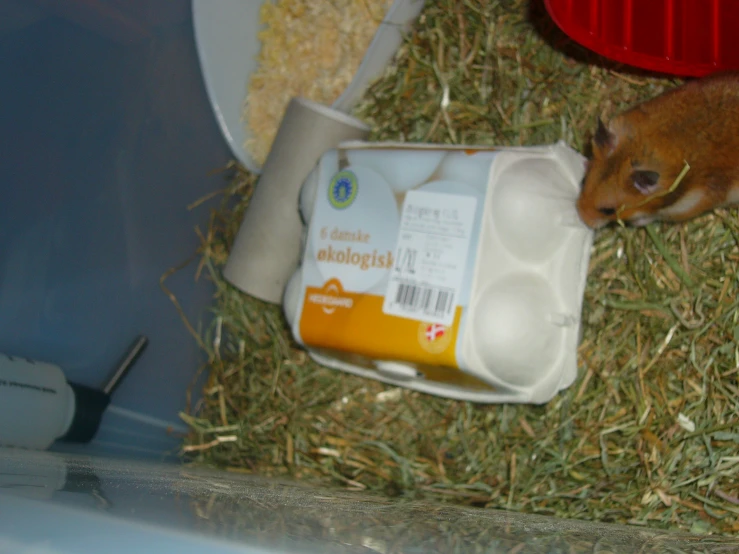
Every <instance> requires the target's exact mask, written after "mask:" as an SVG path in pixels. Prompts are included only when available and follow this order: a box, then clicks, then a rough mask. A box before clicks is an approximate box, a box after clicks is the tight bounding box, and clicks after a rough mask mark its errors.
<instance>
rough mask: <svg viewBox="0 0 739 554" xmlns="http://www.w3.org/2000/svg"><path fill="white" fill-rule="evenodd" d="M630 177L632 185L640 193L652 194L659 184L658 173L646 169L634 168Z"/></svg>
mask: <svg viewBox="0 0 739 554" xmlns="http://www.w3.org/2000/svg"><path fill="white" fill-rule="evenodd" d="M631 179H632V180H633V181H634V187H636V190H638V191H639V192H641V193H642V194H652V193H654V192H656V191H657V189H658V188H659V186H658V185H657V183H658V182H659V173H657V172H656V171H649V170H646V169H636V170H634V171H632V172H631Z"/></svg>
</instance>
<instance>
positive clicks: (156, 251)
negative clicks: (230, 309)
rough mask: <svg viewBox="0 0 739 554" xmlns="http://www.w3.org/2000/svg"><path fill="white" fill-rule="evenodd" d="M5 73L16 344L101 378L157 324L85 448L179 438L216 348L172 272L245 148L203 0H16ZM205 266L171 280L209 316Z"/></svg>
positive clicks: (162, 445) (5, 320)
mask: <svg viewBox="0 0 739 554" xmlns="http://www.w3.org/2000/svg"><path fill="white" fill-rule="evenodd" d="M0 72H1V74H2V76H3V79H2V82H3V85H2V87H0V142H1V144H2V146H1V147H0V152H2V154H1V156H2V163H0V185H1V190H2V192H1V193H0V195H1V196H0V206H2V211H1V212H0V213H2V217H0V352H3V353H6V354H10V355H17V356H25V357H28V358H31V359H38V360H43V361H48V362H51V363H55V364H58V365H59V366H60V367H61V368H62V369H63V370H64V372H65V374H66V376H67V378H68V379H69V380H72V381H76V382H79V383H82V384H85V385H88V386H94V387H97V386H100V385H102V382H103V380H104V379H105V378H106V376H107V375H108V374H109V373H110V371H111V370H112V369H113V367H114V365H115V364H116V363H117V362H118V361H119V359H120V358H121V357H122V356H123V354H124V353H125V351H126V349H127V348H129V346H130V344H131V343H132V342H133V340H134V339H135V338H136V336H137V335H138V334H140V333H143V334H145V335H146V336H147V337H148V338H149V345H148V348H147V349H146V351H145V353H144V355H143V356H142V357H141V358H140V359H139V361H138V362H137V363H136V365H135V366H134V367H133V368H132V369H131V371H130V373H129V374H128V375H127V377H126V378H125V380H124V381H123V382H122V383H121V385H120V387H119V388H118V389H117V390H116V391H115V393H114V395H113V398H112V402H111V405H110V407H109V408H108V410H107V412H106V415H105V417H104V419H103V422H102V425H101V428H100V432H99V434H98V436H97V437H96V440H95V442H94V443H93V445H92V446H91V447H90V448H88V447H85V449H86V450H87V451H90V452H98V451H100V452H103V451H105V452H114V453H127V454H132V455H134V456H137V457H141V456H149V455H153V456H159V455H161V454H162V453H163V452H171V451H173V450H176V448H177V446H178V444H179V440H180V439H178V438H177V437H176V436H173V435H172V434H171V433H169V431H175V432H177V431H184V430H185V429H184V427H183V425H182V422H181V421H180V420H179V419H178V412H179V411H180V410H182V409H183V408H185V403H186V390H187V388H188V386H189V385H190V384H191V382H192V379H193V376H194V375H195V374H196V371H197V369H198V366H199V364H201V363H202V362H203V359H202V355H201V352H199V349H198V347H197V345H196V343H195V341H194V340H193V338H192V337H191V336H190V335H189V334H188V331H187V329H186V327H185V325H184V323H183V321H182V319H181V317H180V315H179V314H178V312H177V310H176V309H175V306H174V304H173V303H172V301H171V300H170V299H169V298H168V297H167V295H166V294H165V292H164V291H163V290H162V288H161V286H160V278H161V277H162V276H163V275H164V274H165V272H167V270H169V269H170V268H172V267H175V266H177V265H179V264H182V263H183V262H185V261H187V260H188V258H190V257H192V256H193V255H194V253H195V250H196V248H197V245H198V242H197V236H196V233H195V226H196V225H199V226H200V228H201V229H203V230H204V229H205V228H206V227H207V220H208V215H209V210H210V208H211V207H212V206H214V203H216V202H218V200H217V199H214V200H211V201H209V202H205V203H204V204H202V205H200V206H198V207H197V208H194V209H191V210H190V209H188V205H190V204H191V203H193V202H195V201H196V200H198V199H200V198H201V197H203V196H204V195H206V194H207V193H210V192H212V191H214V190H217V189H218V188H220V187H221V186H222V184H223V179H224V176H223V174H222V173H218V170H219V169H222V168H223V167H224V166H225V164H226V163H227V162H228V160H229V159H230V153H229V151H228V148H227V146H226V143H225V141H224V140H223V137H222V136H221V134H220V131H219V129H218V126H217V124H216V121H215V118H214V116H213V112H212V110H211V107H210V104H209V103H208V99H207V95H206V92H205V88H204V85H203V79H202V76H201V73H200V66H199V64H198V59H197V51H196V48H195V43H194V39H193V32H192V21H191V7H190V2H189V1H188V0H168V1H167V2H149V1H148V0H105V1H103V0H100V1H81V0H67V1H64V2H59V1H52V0H33V1H28V2H26V1H25V0H0ZM195 263H196V262H193V263H192V264H191V265H190V266H188V267H186V268H185V269H183V270H182V271H179V272H178V273H175V274H174V275H172V276H171V277H170V278H168V279H167V280H166V282H165V285H166V287H167V288H169V289H170V290H171V291H172V293H173V294H174V295H175V297H176V298H177V300H178V301H179V302H180V304H181V305H182V308H183V309H184V312H185V314H186V316H187V317H188V318H189V319H190V321H191V322H192V323H193V324H194V325H197V324H198V323H201V324H205V323H207V319H204V318H207V308H208V305H209V302H210V298H211V293H212V290H211V287H210V284H209V283H208V282H206V281H205V280H203V279H201V280H200V281H198V282H196V281H195V279H194V274H195ZM197 390H198V388H197V387H196V388H195V389H194V391H195V392H197ZM168 429H169V431H168Z"/></svg>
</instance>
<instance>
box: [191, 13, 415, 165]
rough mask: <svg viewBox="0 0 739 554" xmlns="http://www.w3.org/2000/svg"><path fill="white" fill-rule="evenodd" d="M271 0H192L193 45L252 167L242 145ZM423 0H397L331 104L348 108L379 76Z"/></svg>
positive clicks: (234, 142)
mask: <svg viewBox="0 0 739 554" xmlns="http://www.w3.org/2000/svg"><path fill="white" fill-rule="evenodd" d="M265 1H270V0H217V1H215V2H214V1H213V0H193V2H192V14H193V27H194V30H195V45H196V48H197V51H198V58H199V60H200V68H201V72H202V74H203V80H204V81H205V88H206V90H207V93H208V99H209V100H210V104H211V106H212V108H213V113H214V114H215V117H216V120H217V121H218V125H219V126H220V128H221V132H222V133H223V137H224V139H225V140H226V142H227V143H228V145H229V147H230V148H231V151H232V152H233V154H234V156H235V157H236V158H237V159H238V160H239V161H240V162H241V163H242V164H243V165H244V166H245V167H246V168H247V169H248V170H250V171H252V172H254V173H259V172H260V171H261V165H260V164H257V163H256V162H255V161H254V160H253V159H252V157H251V156H250V155H249V154H248V153H247V151H246V150H245V149H244V143H245V141H246V139H247V137H248V135H247V130H246V128H245V125H244V122H243V120H242V112H243V104H244V99H245V97H246V90H247V86H248V83H249V77H250V75H251V74H252V73H253V72H254V71H255V70H256V69H257V55H258V53H259V48H260V42H259V39H258V38H257V33H258V32H259V30H260V24H259V10H260V8H261V6H262V4H264V2H265ZM423 6H424V0H395V2H394V3H393V4H392V6H391V7H390V9H389V10H388V12H387V15H386V16H385V20H384V23H383V24H381V25H380V27H379V29H378V31H377V33H375V36H374V38H373V39H372V42H371V43H370V46H369V48H368V49H367V53H366V54H365V56H364V58H363V60H362V63H361V64H360V66H359V69H358V70H357V73H356V75H355V76H354V79H353V80H352V82H351V83H350V84H349V86H348V87H347V88H346V90H345V91H344V92H343V93H342V94H341V96H339V98H337V99H336V101H335V102H334V103H333V104H332V105H331V107H332V108H334V109H335V110H338V111H340V112H344V113H349V112H350V111H351V109H352V108H353V107H354V105H355V104H356V102H357V100H358V99H359V98H360V97H361V96H362V94H364V92H365V90H366V89H367V86H368V85H369V84H370V82H371V81H373V80H374V79H375V78H377V77H379V76H380V75H381V74H382V72H383V71H384V70H385V68H386V67H387V65H388V64H389V63H390V61H391V60H392V58H393V56H395V53H396V52H397V50H398V48H400V45H401V44H402V40H403V36H402V32H403V30H404V29H406V28H408V25H409V24H411V23H412V22H414V21H415V19H416V18H417V17H418V15H419V14H420V13H421V10H422V9H423Z"/></svg>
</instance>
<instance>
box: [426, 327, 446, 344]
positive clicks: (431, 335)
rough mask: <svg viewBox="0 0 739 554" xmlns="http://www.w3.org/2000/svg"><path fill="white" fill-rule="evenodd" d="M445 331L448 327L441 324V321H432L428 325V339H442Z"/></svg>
mask: <svg viewBox="0 0 739 554" xmlns="http://www.w3.org/2000/svg"><path fill="white" fill-rule="evenodd" d="M444 333H446V327H445V326H444V325H441V324H439V323H431V324H430V325H428V326H427V327H426V340H427V341H429V342H433V341H435V340H437V339H440V338H442V337H443V336H444Z"/></svg>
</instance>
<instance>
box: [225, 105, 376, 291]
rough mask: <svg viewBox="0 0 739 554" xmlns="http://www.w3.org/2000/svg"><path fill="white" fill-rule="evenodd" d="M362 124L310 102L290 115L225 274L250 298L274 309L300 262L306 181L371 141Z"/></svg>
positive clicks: (290, 109)
mask: <svg viewBox="0 0 739 554" xmlns="http://www.w3.org/2000/svg"><path fill="white" fill-rule="evenodd" d="M369 131H370V128H369V127H368V126H367V125H365V124H364V123H363V122H361V121H360V120H358V119H356V118H353V117H351V116H349V115H347V114H345V113H343V112H338V111H336V110H333V109H331V108H329V107H328V106H324V105H322V104H317V103H316V102H312V101H310V100H307V99H305V98H293V99H292V100H290V103H289V104H288V106H287V109H286V110H285V116H284V117H283V119H282V122H281V123H280V128H279V129H278V131H277V135H276V136H275V140H274V142H273V144H272V148H271V150H270V152H269V155H268V156H267V160H266V161H265V163H264V167H263V168H262V173H261V175H260V177H259V181H258V182H257V185H256V187H255V189H254V193H253V195H252V198H251V201H250V202H249V206H248V208H247V210H246V213H245V214H244V219H243V221H242V222H241V227H240V228H239V232H238V234H237V235H236V239H235V240H234V244H233V247H232V248H231V252H230V254H229V257H228V261H227V262H226V267H225V269H224V271H223V275H224V277H225V278H226V279H227V280H228V281H229V282H231V283H232V284H233V285H234V286H236V287H238V288H239V289H241V290H242V291H244V292H245V293H247V294H249V295H251V296H254V297H256V298H260V299H262V300H265V301H267V302H271V303H273V304H280V303H281V302H282V295H283V292H284V289H285V286H286V285H287V282H288V281H289V279H290V277H291V276H292V274H293V273H294V272H295V270H296V269H297V265H298V261H299V260H300V236H301V233H302V230H303V222H302V221H301V219H300V212H299V210H298V203H299V197H300V189H301V186H302V184H303V181H304V180H305V178H306V177H307V176H308V174H309V173H310V171H311V170H312V169H313V167H314V166H315V164H316V163H317V162H318V160H319V158H320V157H321V155H322V154H323V153H324V152H326V151H327V150H330V149H331V148H335V147H336V146H338V145H339V144H340V143H341V142H344V141H346V140H366V139H367V136H368V135H369Z"/></svg>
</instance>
